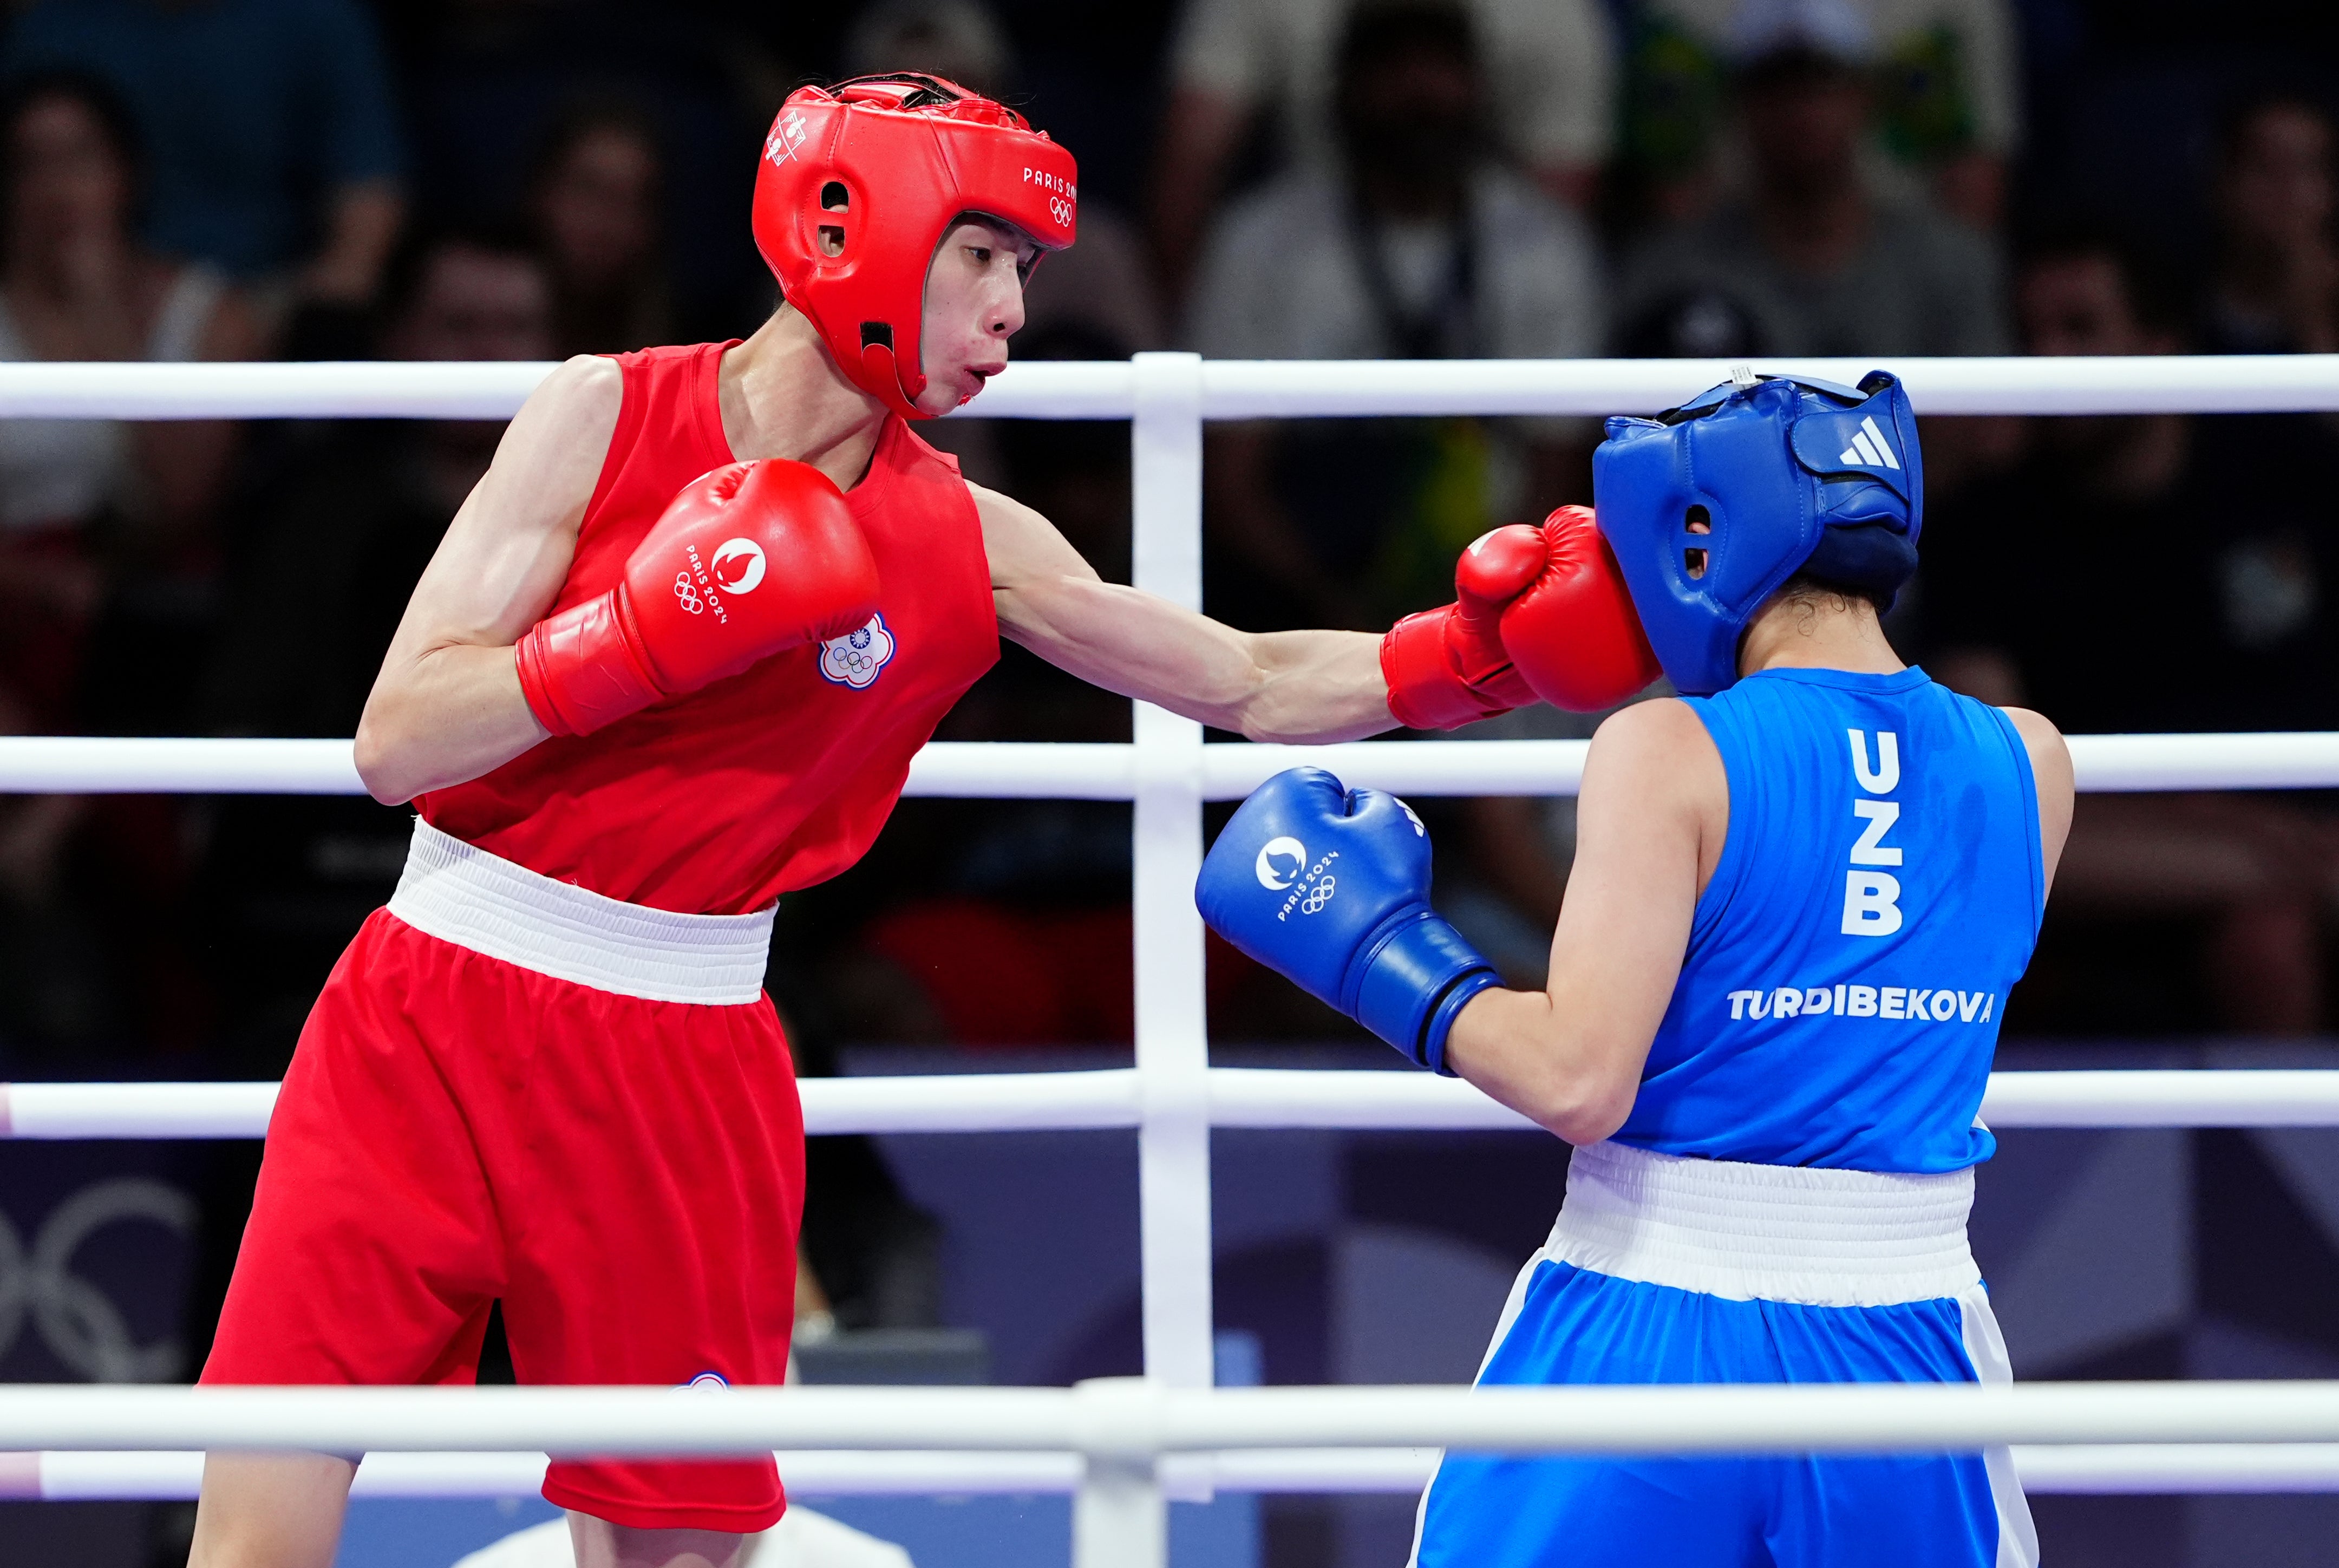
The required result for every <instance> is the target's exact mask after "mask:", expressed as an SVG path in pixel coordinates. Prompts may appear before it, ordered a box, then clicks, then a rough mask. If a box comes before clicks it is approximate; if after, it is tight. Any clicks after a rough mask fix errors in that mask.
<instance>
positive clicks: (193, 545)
mask: <svg viewBox="0 0 2339 1568" xmlns="http://www.w3.org/2000/svg"><path fill="white" fill-rule="evenodd" d="M140 172H141V158H140V154H139V143H138V138H137V134H136V132H135V131H134V129H133V126H132V125H131V123H130V121H129V118H128V116H127V114H126V113H124V112H123V109H122V107H121V105H120V104H118V103H117V102H116V101H115V99H114V98H113V95H112V94H111V93H110V92H109V91H108V90H107V89H106V88H105V87H104V86H103V85H101V84H98V83H96V82H94V81H93V80H90V79H87V78H84V77H76V76H70V75H62V74H46V75H41V76H34V77H25V78H22V79H20V80H19V81H18V82H17V84H15V87H14V88H13V89H12V90H11V91H10V92H8V93H7V94H5V97H0V360H197V359H235V358H242V357H243V356H244V355H245V354H246V353H247V352H249V350H250V349H251V346H252V331H251V323H250V321H249V318H248V317H247V315H246V314H245V311H244V310H243V307H242V303H241V302H240V301H239V300H238V298H237V296H236V295H235V293H234V291H232V290H231V289H229V288H228V287H227V286H226V284H225V283H224V281H222V278H221V277H220V275H219V274H218V273H217V272H216V271H212V269H210V268H208V267H203V266H200V265H185V264H181V263H179V262H175V261H165V260H163V258H161V257H158V256H156V255H154V254H153V253H152V252H150V251H147V250H146V249H145V248H144V247H143V246H142V245H141V244H140V243H139V242H138V241H137V239H136V238H135V236H134V235H133V231H132V214H133V212H134V211H135V210H136V206H137V202H138V194H139V186H140ZM233 439H234V438H233V428H232V427H231V426H228V425H225V424H222V423H218V422H215V421H211V420H184V421H180V420H173V421H168V422H160V421H145V422H140V423H136V424H125V423H119V422H116V421H113V420H106V419H8V420H0V731H5V732H11V733H19V734H21V733H25V732H28V731H29V732H33V733H36V734H58V733H74V732H80V731H84V730H86V729H88V728H90V727H91V726H92V725H93V724H94V725H98V726H100V727H104V726H107V725H109V724H110V722H111V721H113V720H114V719H116V718H118V717H120V716H122V713H123V706H124V705H123V704H122V703H120V702H117V701H109V700H107V699H106V697H105V695H104V693H102V692H101V693H100V694H98V695H97V698H96V700H95V701H93V692H92V686H93V684H96V685H101V686H102V685H105V683H104V682H103V681H97V682H94V681H93V676H92V666H93V665H94V663H95V662H96V661H94V660H93V659H92V657H91V653H92V650H93V648H94V647H96V646H98V645H99V644H100V643H101V642H103V641H105V640H108V639H110V640H112V641H113V642H115V643H118V644H121V645H124V646H135V647H136V649H137V650H138V651H137V652H135V653H133V654H131V655H128V656H127V661H128V662H137V661H139V660H141V659H143V658H144V657H145V656H147V655H149V654H153V653H158V652H159V654H160V656H161V659H162V662H161V663H159V664H157V665H155V666H153V667H151V668H149V669H148V670H146V672H145V673H144V676H143V685H141V686H139V687H138V688H137V689H138V690H140V691H142V692H143V693H146V694H149V695H153V696H155V697H156V698H157V699H158V700H163V701H164V702H165V703H166V704H167V696H168V694H172V693H174V692H175V691H176V690H177V689H178V687H177V683H176V682H174V680H173V670H174V669H175V667H176V666H177V665H178V664H183V662H184V651H185V644H184V641H183V639H180V638H173V639H172V640H171V641H170V642H169V643H168V644H166V645H165V646H162V647H161V648H159V649H157V648H156V647H155V646H153V642H154V639H153V637H152V636H149V635H148V634H150V633H152V632H153V630H154V629H155V618H154V617H153V616H150V615H146V614H144V613H143V609H145V608H149V607H151V600H152V598H153V597H154V596H153V595H151V594H148V593H146V592H144V591H143V590H146V589H149V588H151V587H153V585H156V584H158V583H160V584H179V585H184V584H186V583H187V582H189V581H190V580H191V579H194V578H199V577H200V574H201V572H202V569H203V567H205V565H206V564H207V562H206V560H205V558H204V557H206V555H207V547H208V544H209V541H210V532H209V525H210V524H211V522H212V508H213V505H214V503H215V502H216V500H217V498H218V495H219V491H220V487H221V484H222V480H223V478H224V476H225V473H226V471H227V468H228V464H229V461H230V458H231V454H232V443H233ZM160 597H163V598H164V599H166V600H167V599H170V598H173V597H184V596H173V595H171V594H168V593H165V594H163V595H162V596H160ZM101 626H103V627H104V632H103V633H101V632H100V630H99V628H100V627H101ZM174 661H175V662H174ZM122 684H123V683H121V682H115V683H113V685H114V686H115V687H116V688H119V687H120V685H122ZM114 695H116V696H119V695H121V693H120V691H119V690H118V689H117V690H115V692H114ZM178 825H179V816H178V813H177V810H176V807H175V804H173V803H170V802H166V801H162V800H158V799H155V798H153V797H148V796H133V795H109V796H100V797H86V796H66V795H14V796H7V797H0V1056H5V1057H7V1058H9V1059H12V1060H13V1063H14V1064H15V1068H16V1070H26V1067H27V1059H28V1058H34V1057H39V1056H41V1055H44V1054H50V1053H59V1054H61V1053H63V1052H65V1051H76V1052H84V1053H85V1052H87V1051H89V1050H94V1049H105V1048H117V1049H118V1047H119V1044H120V1042H121V1041H122V1040H124V1039H125V1038H130V1037H132V1031H134V1030H139V1029H141V1028H142V1027H143V1028H144V1029H145V1030H147V1031H150V1032H148V1033H147V1036H146V1037H147V1038H148V1039H149V1040H156V1041H170V1042H173V1043H183V1042H184V1039H185V1036H186V1034H187V1033H188V1032H189V1031H190V1030H192V1029H194V1028H196V1027H199V1025H198V1023H197V1020H198V1019H199V1017H200V1014H201V1008H200V1007H199V1006H193V1005H188V998H187V991H188V987H187V984H186V983H185V981H186V977H185V976H184V974H183V972H182V971H183V953H181V952H180V951H179V950H178V949H177V948H176V947H175V946H174V945H173V943H172V942H171V940H170V938H171V935H172V934H173V932H172V929H171V928H172V925H173V922H171V921H170V920H169V919H168V918H167V916H168V914H169V912H170V911H171V909H172V908H173V904H174V901H175V900H176V898H177V897H178V895H179V893H180V892H181V886H182V873H183V865H184V860H183V855H182V853H180V843H179V834H178ZM150 1006H151V1007H152V1008H153V1010H154V1011H155V1013H157V1014H159V1015H161V1016H160V1017H159V1019H158V1018H155V1017H150V1016H147V1014H146V1010H147V1008H148V1007H150ZM173 1015H175V1016H173Z"/></svg>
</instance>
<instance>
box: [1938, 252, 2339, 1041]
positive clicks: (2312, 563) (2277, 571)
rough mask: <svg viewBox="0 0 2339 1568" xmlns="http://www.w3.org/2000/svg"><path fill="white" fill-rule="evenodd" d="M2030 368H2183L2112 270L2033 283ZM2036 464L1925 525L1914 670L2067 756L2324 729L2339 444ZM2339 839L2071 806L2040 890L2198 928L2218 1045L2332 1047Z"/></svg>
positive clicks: (2197, 438) (2169, 417)
mask: <svg viewBox="0 0 2339 1568" xmlns="http://www.w3.org/2000/svg"><path fill="white" fill-rule="evenodd" d="M2016 297H2017V302H2018V311H2019V315H2020V319H2021V323H2022V329H2023V336H2024V340H2025V345H2026V347H2028V349H2029V350H2030V351H2031V352H2034V353H2039V354H2154V353H2170V352H2175V351H2177V350H2180V349H2181V348H2182V346H2183V344H2182V339H2181V337H2180V335H2179V332H2178V330H2177V325H2176V323H2177V321H2178V312H2177V311H2176V308H2175V306H2174V305H2173V304H2172V303H2171V302H2170V301H2169V299H2168V296H2167V292H2166V291H2165V290H2164V289H2162V288H2161V287H2159V286H2158V285H2157V283H2156V280H2155V279H2154V277H2153V275H2152V273H2151V271H2149V269H2147V267H2146V266H2144V265H2143V264H2142V263H2141V262H2140V261H2138V260H2137V258H2136V257H2135V256H2134V255H2133V254H2132V253H2131V252H2130V251H2127V249H2126V248H2125V247H2123V246H2121V245H2119V244H2117V243H2115V242H2109V241H2107V240H2105V239H2103V238H2100V237H2095V236H2087V235H2074V236H2067V237H2064V238H2060V239H2058V240H2055V241H2052V242H2044V243H2042V244H2040V245H2039V246H2038V248H2036V249H2035V250H2034V251H2032V252H2031V253H2030V254H2029V255H2028V257H2027V258H2026V259H2025V261H2024V263H2023V265H2022V266H2021V268H2020V271H2019V273H2018V281H2017V285H2016ZM2030 443H2031V444H2030V451H2029V454H2028V457H2027V458H2026V459H2024V460H2023V461H2022V462H2021V463H2020V464H2019V465H2018V466H2017V467H2016V468H2014V469H2013V470H2012V471H2010V472H2009V473H2008V474H2006V475H2005V476H2003V477H2002V478H1999V479H1998V480H1995V481H1985V482H1983V483H1980V484H1978V485H1977V486H1976V487H1974V488H1973V489H1971V490H1969V492H1968V493H1967V494H1966V495H1965V496H1964V497H1963V498H1961V499H1960V500H1959V501H1957V502H1955V503H1953V504H1949V505H1945V506H1943V507H1941V508H1938V509H1936V510H1935V511H1934V512H1933V515H1932V516H1930V517H1929V518H1927V519H1926V530H1925V543H1926V568H1925V576H1924V580H1923V604H1924V606H1925V612H1924V613H1925V618H1926V622H1927V626H1928V628H1929V636H1928V640H1929V642H1930V643H1932V644H1933V645H1934V649H1935V651H1934V653H1933V655H1932V656H1930V657H1929V660H1928V663H1929V666H1930V667H1931V668H1932V669H1933V671H1934V673H1935V675H1936V676H1938V677H1939V678H1940V679H1941V680H1942V681H1943V682H1944V683H1945V684H1947V685H1951V686H1953V687H1956V688H1958V689H1959V690H1962V691H1965V692H1967V693H1969V695H1974V696H1977V697H1979V698H1981V699H1982V700H1983V701H1986V702H1990V703H1998V704H2006V703H2019V704H2023V705H2029V706H2033V707H2036V708H2038V710H2039V711H2041V712H2043V713H2045V714H2047V715H2048V716H2049V717H2051V718H2052V719H2054V721H2055V722H2056V723H2057V725H2059V726H2061V727H2063V728H2065V729H2066V730H2068V731H2071V732H2073V733H2091V732H2106V731H2110V732H2125V731H2196V730H2208V731H2216V730H2227V731H2251V730H2281V729H2308V730H2320V729H2329V728H2331V727H2333V726H2334V725H2339V529H2334V525H2333V522H2332V518H2331V510H2330V507H2329V504H2328V497H2329V494H2330V492H2331V489H2332V488H2333V486H2334V483H2339V447H2335V446H2334V441H2333V439H2332V438H2331V437H2330V436H2329V434H2328V432H2327V431H2326V430H2325V429H2324V428H2323V427H2322V426H2321V424H2320V423H2319V422H2317V421H2315V420H2313V419H2298V418H2285V419H2267V418H2262V417H2249V418H2243V419H2234V418H2215V417H2202V416H2186V415H2177V414H2147V415H2122V416H2087V417H2065V418H2058V419H2039V420H2035V421H2033V422H2032V429H2031V431H2030ZM2334 898H2339V823H2333V822H2332V821H2331V820H2330V819H2329V818H2328V817H2327V816H2326V815H2324V814H2322V813H2320V812H2316V811H2313V810H2310V809H2305V808H2303V807H2301V806H2299V805H2297V804H2294V803H2293V802H2291V801H2289V800H2286V799H2285V798H2284V797H2281V796H2276V795H2263V794H2229V795H2210V794H2136V795H2119V794H2108V795H2107V794H2093V795H2087V796H2084V797H2082V799H2081V801H2080V804H2079V808H2078V815H2077V818H2076V819H2075V820H2074V823H2073V826H2072V832H2071V838H2070V846H2069V848H2068V850H2067V852H2066V853H2065V856H2064V861H2063V864H2062V868H2061V870H2060V871H2058V873H2057V875H2056V881H2055V901H2056V908H2057V910H2058V912H2060V913H2059V914H2058V916H2056V917H2054V918H2056V919H2058V920H2060V921H2064V922H2068V921H2069V920H2071V919H2073V918H2078V919H2082V920H2087V921H2095V922H2103V921H2107V920H2110V921H2133V920H2136V919H2137V918H2139V917H2141V918H2147V919H2149V918H2155V917H2157V918H2161V919H2168V918H2176V919H2181V920H2186V921H2190V922H2196V924H2197V925H2198V926H2200V927H2202V928H2205V931H2206V938H2205V940H2204V941H2203V942H2202V943H2201V947H2202V952H2203V969H2204V971H2205V973H2206V982H2207V989H2208V991H2209V992H2210V993H2211V995H2212V997H2213V999H2214V1002H2215V1006H2216V1011H2217V1014H2218V1017H2217V1020H2216V1021H2217V1022H2218V1023H2219V1024H2220V1025H2222V1026H2223V1027H2224V1028H2226V1029H2229V1030H2233V1031H2245V1032H2250V1033H2256V1034H2274V1035H2296V1034H2306V1033H2311V1032H2314V1031H2318V1030H2320V1029H2321V1028H2322V1027H2323V1025H2324V1022H2325V1016H2324V1003H2325V996H2324V977H2323V952H2322V934H2323V928H2324V918H2325V915H2326V913H2327V912H2328V911H2329V909H2330V907H2331V905H2332V902H2333V901H2334Z"/></svg>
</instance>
